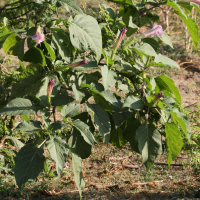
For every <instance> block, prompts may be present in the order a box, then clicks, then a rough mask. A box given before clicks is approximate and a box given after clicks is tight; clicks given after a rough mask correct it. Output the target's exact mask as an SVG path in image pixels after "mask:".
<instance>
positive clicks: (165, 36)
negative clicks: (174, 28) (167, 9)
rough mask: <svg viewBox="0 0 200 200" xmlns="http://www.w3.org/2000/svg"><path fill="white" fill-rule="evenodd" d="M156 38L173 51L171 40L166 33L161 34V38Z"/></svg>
mask: <svg viewBox="0 0 200 200" xmlns="http://www.w3.org/2000/svg"><path fill="white" fill-rule="evenodd" d="M158 37H159V38H160V39H161V40H162V41H163V42H164V43H165V44H167V45H169V46H170V47H171V48H172V49H173V44H172V41H171V38H170V37H169V36H168V35H167V33H166V32H163V33H162V37H160V36H159V35H158Z"/></svg>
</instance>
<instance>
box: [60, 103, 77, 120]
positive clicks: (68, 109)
mask: <svg viewBox="0 0 200 200" xmlns="http://www.w3.org/2000/svg"><path fill="white" fill-rule="evenodd" d="M79 109H80V104H70V105H65V106H64V107H63V108H62V110H61V115H62V116H63V117H66V118H67V117H73V116H74V115H76V114H77V113H78V111H79Z"/></svg>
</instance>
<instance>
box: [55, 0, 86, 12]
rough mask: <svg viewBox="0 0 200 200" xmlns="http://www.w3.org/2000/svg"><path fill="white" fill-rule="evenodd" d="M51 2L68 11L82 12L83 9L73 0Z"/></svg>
mask: <svg viewBox="0 0 200 200" xmlns="http://www.w3.org/2000/svg"><path fill="white" fill-rule="evenodd" d="M52 3H53V4H54V5H55V6H56V7H60V6H62V7H64V8H65V9H66V10H67V11H68V12H73V13H76V14H83V11H82V10H81V8H80V7H79V5H78V4H77V3H76V1H74V0H52Z"/></svg>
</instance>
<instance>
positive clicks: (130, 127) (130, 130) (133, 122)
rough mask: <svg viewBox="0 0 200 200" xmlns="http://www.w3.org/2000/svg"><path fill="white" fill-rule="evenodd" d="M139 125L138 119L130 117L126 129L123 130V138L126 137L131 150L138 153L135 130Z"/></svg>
mask: <svg viewBox="0 0 200 200" xmlns="http://www.w3.org/2000/svg"><path fill="white" fill-rule="evenodd" d="M140 125H141V123H140V120H138V119H135V118H130V119H128V120H127V123H126V129H125V131H124V132H123V136H124V139H126V140H127V141H128V142H129V143H130V145H131V148H132V150H133V151H136V152H138V153H139V149H138V142H137V140H136V130H137V129H138V128H139V126H140Z"/></svg>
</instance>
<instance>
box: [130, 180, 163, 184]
mask: <svg viewBox="0 0 200 200" xmlns="http://www.w3.org/2000/svg"><path fill="white" fill-rule="evenodd" d="M162 182H163V180H161V181H152V182H145V183H133V185H154V184H156V183H162Z"/></svg>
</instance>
